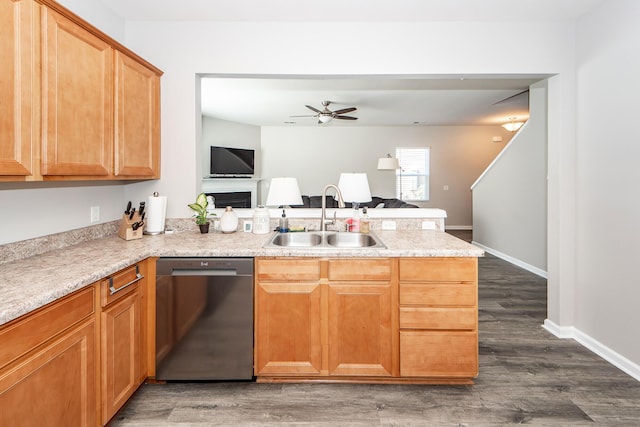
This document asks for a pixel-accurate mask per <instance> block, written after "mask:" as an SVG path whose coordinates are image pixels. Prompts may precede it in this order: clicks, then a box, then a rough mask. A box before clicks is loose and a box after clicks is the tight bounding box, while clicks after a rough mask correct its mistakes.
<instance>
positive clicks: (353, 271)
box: [326, 258, 397, 376]
mask: <svg viewBox="0 0 640 427" xmlns="http://www.w3.org/2000/svg"><path fill="white" fill-rule="evenodd" d="M393 265H394V263H393V262H392V260H391V259H387V258H381V259H351V260H348V259H330V260H329V261H328V269H329V271H328V278H329V285H328V314H327V316H326V319H327V321H328V328H329V339H328V353H329V354H328V359H329V361H328V362H329V366H328V371H329V372H328V373H329V375H346V376H350V375H354V376H392V375H395V374H396V371H397V370H396V369H395V363H394V362H395V361H396V357H395V355H396V354H397V339H395V330H397V316H396V315H395V314H396V310H395V309H394V307H395V306H396V301H395V298H394V294H395V292H394V291H395V289H396V287H395V286H394V280H393V279H392V278H393V276H394V274H393Z"/></svg>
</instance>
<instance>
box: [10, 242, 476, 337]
mask: <svg viewBox="0 0 640 427" xmlns="http://www.w3.org/2000/svg"><path fill="white" fill-rule="evenodd" d="M376 235H377V236H378V237H379V238H380V239H381V240H382V241H383V242H384V244H385V245H386V246H387V248H386V249H321V250H313V249H298V248H296V249H287V248H263V245H264V244H265V243H266V242H267V240H268V239H269V238H270V237H271V234H262V235H258V234H252V233H244V232H241V231H239V232H236V233H231V234H222V233H218V232H214V233H209V234H200V233H199V232H197V231H181V232H177V233H173V234H163V235H156V236H144V237H143V238H142V239H137V240H130V241H125V240H122V239H121V238H119V237H118V236H117V235H111V236H107V237H102V238H99V239H94V240H90V241H87V242H83V243H79V244H77V245H74V246H69V247H66V248H63V249H57V250H53V251H50V252H47V253H44V254H42V255H36V256H33V257H30V258H25V259H21V260H18V261H14V262H9V263H7V264H2V265H0V295H2V299H1V300H0V325H2V324H4V323H7V322H9V321H11V320H13V319H16V318H18V317H20V316H22V315H24V314H26V313H29V312H30V311H33V310H36V309H38V308H40V307H42V306H44V305H46V304H48V303H50V302H53V301H55V300H57V299H59V298H61V297H63V296H65V295H68V294H70V293H71V292H74V291H76V290H78V289H81V288H83V287H84V286H87V285H89V284H91V283H93V282H95V281H97V280H100V279H102V278H103V277H106V276H108V275H110V274H113V273H115V272H116V271H118V270H121V269H123V268H125V267H128V266H130V265H132V264H135V263H136V262H138V261H140V260H143V259H145V258H147V257H150V256H167V257H205V256H206V257H217V256H222V257H242V256H247V257H256V256H320V257H423V256H426V257H431V256H434V257H435V256H437V257H440V256H444V257H479V256H482V255H483V254H484V251H482V249H480V248H478V247H476V246H473V245H471V244H469V243H467V242H465V241H462V240H460V239H458V238H456V237H454V236H451V235H449V234H447V233H444V232H442V231H437V230H397V231H376Z"/></svg>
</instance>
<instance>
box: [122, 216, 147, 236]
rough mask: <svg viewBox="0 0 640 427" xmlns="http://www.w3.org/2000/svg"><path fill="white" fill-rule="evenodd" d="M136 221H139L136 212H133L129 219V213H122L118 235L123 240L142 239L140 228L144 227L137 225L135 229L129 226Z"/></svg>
mask: <svg viewBox="0 0 640 427" xmlns="http://www.w3.org/2000/svg"><path fill="white" fill-rule="evenodd" d="M138 221H140V215H139V214H138V212H136V213H134V214H133V218H131V219H129V215H127V214H124V215H122V220H121V221H120V228H119V229H118V236H119V237H120V238H122V239H124V240H134V239H142V230H143V228H144V227H139V228H138V229H137V230H134V229H133V228H131V226H132V225H133V224H134V223H136V222H138Z"/></svg>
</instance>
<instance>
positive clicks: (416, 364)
mask: <svg viewBox="0 0 640 427" xmlns="http://www.w3.org/2000/svg"><path fill="white" fill-rule="evenodd" d="M477 265H478V260H477V258H403V259H400V261H399V267H398V269H399V278H400V375H401V376H403V377H429V378H442V379H443V381H446V380H450V381H451V382H455V381H456V380H457V379H462V380H463V381H471V378H474V377H476V376H477V375H478V314H477V313H478V296H477V295H478V270H477V268H478V267H477Z"/></svg>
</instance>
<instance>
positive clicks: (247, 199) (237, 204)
mask: <svg viewBox="0 0 640 427" xmlns="http://www.w3.org/2000/svg"><path fill="white" fill-rule="evenodd" d="M206 194H207V196H213V199H214V200H215V205H216V208H224V207H227V206H231V207H232V208H250V207H251V191H232V192H228V193H206Z"/></svg>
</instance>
